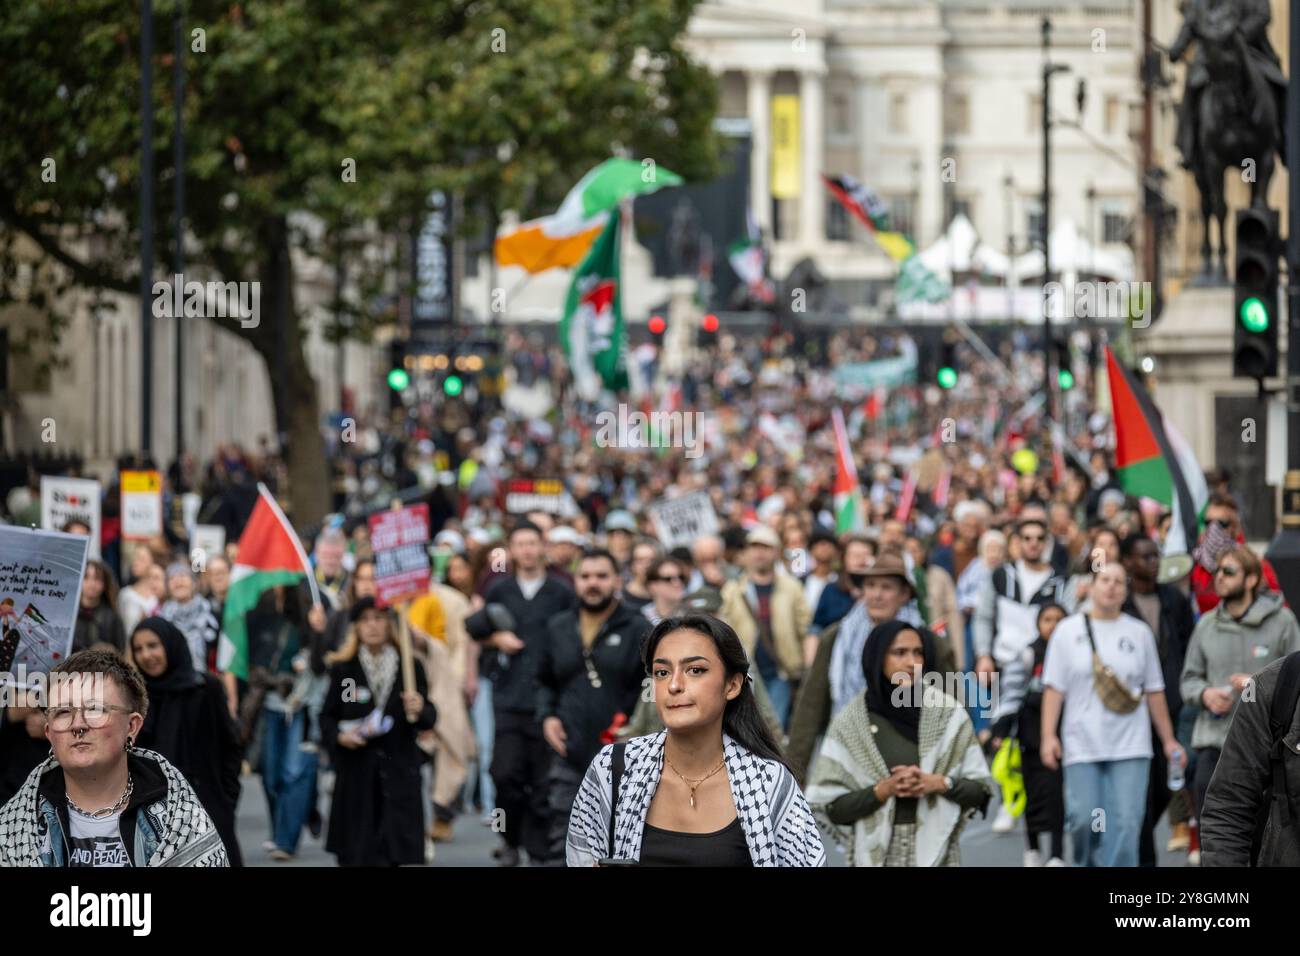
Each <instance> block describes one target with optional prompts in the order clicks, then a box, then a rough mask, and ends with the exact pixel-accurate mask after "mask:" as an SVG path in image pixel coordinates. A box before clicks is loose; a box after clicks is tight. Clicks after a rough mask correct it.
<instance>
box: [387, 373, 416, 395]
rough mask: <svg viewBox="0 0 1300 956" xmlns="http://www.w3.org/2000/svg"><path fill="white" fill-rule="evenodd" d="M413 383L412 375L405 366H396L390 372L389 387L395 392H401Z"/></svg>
mask: <svg viewBox="0 0 1300 956" xmlns="http://www.w3.org/2000/svg"><path fill="white" fill-rule="evenodd" d="M410 384H411V376H410V375H409V374H408V373H407V371H406V369H404V368H395V369H393V370H392V371H391V372H389V373H388V387H389V388H391V389H392V390H393V391H395V392H400V391H402V390H403V389H404V388H406V386H408V385H410Z"/></svg>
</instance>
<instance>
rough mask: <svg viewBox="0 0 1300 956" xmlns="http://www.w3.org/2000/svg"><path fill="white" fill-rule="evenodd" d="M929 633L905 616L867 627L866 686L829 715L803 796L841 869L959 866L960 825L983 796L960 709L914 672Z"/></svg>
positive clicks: (922, 665) (979, 767)
mask: <svg viewBox="0 0 1300 956" xmlns="http://www.w3.org/2000/svg"><path fill="white" fill-rule="evenodd" d="M934 640H935V639H934V635H932V634H931V633H930V632H929V631H927V630H926V629H925V628H918V627H916V626H914V625H912V624H908V623H906V622H904V621H887V622H885V623H884V624H879V625H877V626H876V627H875V628H874V629H872V631H871V634H870V635H869V636H868V637H867V643H866V646H865V647H864V648H863V651H862V673H863V676H864V677H865V678H866V682H867V687H866V689H865V690H863V691H859V692H858V694H857V695H856V696H854V697H853V698H852V699H851V700H850V701H849V703H847V704H845V705H844V707H843V709H842V710H841V711H840V712H839V714H837V715H836V717H835V718H834V719H833V720H832V721H831V725H830V729H829V730H828V731H827V734H826V740H825V741H824V742H823V743H822V749H821V753H820V755H819V756H818V758H817V762H816V764H814V766H813V770H812V774H811V777H810V779H811V781H812V783H811V785H810V786H809V787H808V800H809V802H810V803H811V804H812V807H813V812H814V813H816V814H817V817H818V819H819V820H821V821H823V822H824V823H825V824H826V826H827V828H828V829H829V831H830V832H831V834H832V836H833V838H834V840H835V842H836V843H837V844H838V845H839V846H840V847H841V848H842V849H843V850H844V852H845V854H846V855H847V856H848V858H849V865H850V866H959V865H960V862H961V857H960V851H959V839H960V837H961V830H962V827H963V826H964V825H965V823H966V820H967V819H969V818H970V817H971V816H972V815H973V814H974V812H975V810H976V809H979V810H980V811H981V812H982V811H983V810H984V809H985V808H986V807H987V806H988V802H989V798H990V797H991V795H992V786H991V780H990V778H989V770H988V765H987V764H986V763H985V762H984V753H983V750H982V749H981V748H980V744H979V741H978V740H977V739H976V737H975V731H974V729H973V728H972V727H971V722H970V717H969V716H967V714H966V709H965V708H964V707H963V706H962V705H961V704H960V703H958V702H957V701H956V700H954V699H953V698H952V697H950V696H948V695H947V694H945V693H944V692H943V690H942V689H940V687H939V686H937V684H936V683H935V682H933V681H930V680H922V679H921V675H922V674H926V673H928V672H929V671H930V670H932V669H933V668H934V660H935V643H934Z"/></svg>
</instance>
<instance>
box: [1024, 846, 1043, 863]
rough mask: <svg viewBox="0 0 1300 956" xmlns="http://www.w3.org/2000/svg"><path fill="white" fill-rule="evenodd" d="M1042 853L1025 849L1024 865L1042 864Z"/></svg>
mask: <svg viewBox="0 0 1300 956" xmlns="http://www.w3.org/2000/svg"><path fill="white" fill-rule="evenodd" d="M1042 865H1043V855H1042V854H1041V853H1039V852H1038V851H1037V850H1026V851H1025V866H1042Z"/></svg>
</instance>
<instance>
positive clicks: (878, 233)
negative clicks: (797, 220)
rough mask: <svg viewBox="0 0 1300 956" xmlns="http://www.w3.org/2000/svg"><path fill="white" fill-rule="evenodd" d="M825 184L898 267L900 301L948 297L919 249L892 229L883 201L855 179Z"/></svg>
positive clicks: (827, 178) (836, 179)
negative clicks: (919, 253)
mask: <svg viewBox="0 0 1300 956" xmlns="http://www.w3.org/2000/svg"><path fill="white" fill-rule="evenodd" d="M822 182H824V183H825V184H826V188H827V189H829V190H830V191H831V195H832V196H834V197H835V198H836V199H838V200H839V201H840V204H841V205H842V206H843V207H844V208H845V209H847V210H848V211H849V212H851V213H852V214H853V216H854V217H855V218H856V219H857V220H858V221H859V222H861V223H862V224H863V225H864V226H866V227H867V231H868V232H870V233H871V235H872V236H873V237H874V238H875V240H876V243H877V244H878V245H879V246H880V248H881V249H883V250H884V251H885V254H886V255H888V256H889V258H891V259H893V260H894V262H896V263H897V264H898V282H897V295H898V299H899V301H900V302H914V301H916V300H918V299H924V300H925V301H927V302H942V301H943V300H944V299H946V298H948V295H949V290H948V284H947V283H946V282H944V281H943V279H941V278H939V276H937V275H935V274H934V273H933V272H931V271H930V269H929V268H928V267H927V266H926V265H925V263H923V262H922V261H921V260H920V258H918V257H917V254H916V246H915V244H913V242H912V240H911V238H910V237H909V236H907V235H906V234H904V233H901V232H898V231H896V230H893V229H891V228H890V224H889V209H888V207H887V206H886V205H885V202H884V200H882V199H881V198H880V196H879V195H878V194H877V193H876V192H875V191H873V190H871V189H869V188H867V187H866V186H864V185H863V184H862V183H860V182H858V180H856V179H854V178H853V177H852V176H846V175H843V174H840V175H835V176H827V175H826V174H825V173H823V174H822Z"/></svg>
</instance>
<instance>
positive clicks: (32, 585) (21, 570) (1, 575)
mask: <svg viewBox="0 0 1300 956" xmlns="http://www.w3.org/2000/svg"><path fill="white" fill-rule="evenodd" d="M88 545H89V541H88V539H87V538H86V537H85V536H84V535H79V534H64V533H63V532H62V531H34V530H31V529H28V528H17V527H10V526H9V525H0V684H7V685H9V686H12V687H20V688H21V687H32V686H39V685H38V684H34V683H33V680H32V678H33V677H34V675H38V674H48V673H49V672H50V669H51V668H52V667H54V666H55V665H56V664H58V663H59V662H60V661H62V660H63V659H64V658H66V657H67V656H68V654H70V653H71V651H72V636H73V630H74V628H75V627H76V622H77V606H78V603H79V602H80V600H81V577H82V575H83V574H84V573H85V570H86V554H87V551H88V550H89V548H88ZM37 680H38V681H39V680H40V678H37Z"/></svg>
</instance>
